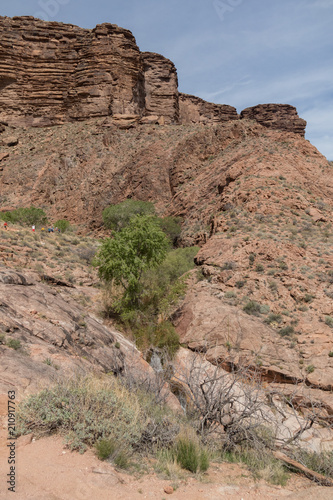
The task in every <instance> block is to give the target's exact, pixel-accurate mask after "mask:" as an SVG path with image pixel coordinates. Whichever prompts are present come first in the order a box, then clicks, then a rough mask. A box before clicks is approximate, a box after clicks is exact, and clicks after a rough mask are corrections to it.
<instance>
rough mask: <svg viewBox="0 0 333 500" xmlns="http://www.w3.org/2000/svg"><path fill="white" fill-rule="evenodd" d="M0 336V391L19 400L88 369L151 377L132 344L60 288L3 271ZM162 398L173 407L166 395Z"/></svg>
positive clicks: (13, 272)
mask: <svg viewBox="0 0 333 500" xmlns="http://www.w3.org/2000/svg"><path fill="white" fill-rule="evenodd" d="M0 332H1V334H2V336H1V343H2V344H1V343H0V393H6V392H7V391H8V390H14V389H15V390H17V391H18V395H19V396H20V397H21V395H23V394H24V393H26V392H31V391H33V390H36V389H39V388H40V387H42V386H44V385H47V384H48V383H52V382H55V381H56V380H57V379H59V378H63V377H69V376H73V375H75V374H81V375H85V374H87V373H89V372H92V371H94V372H101V373H103V372H104V373H108V372H114V373H115V374H121V373H122V372H124V371H127V372H128V373H129V372H131V373H132V374H133V376H135V377H136V378H137V379H138V378H139V377H141V378H149V377H151V378H153V377H154V372H153V370H152V368H151V367H150V366H149V365H148V363H146V362H145V361H144V360H143V358H142V356H141V354H140V352H139V351H138V350H137V349H136V348H135V346H134V345H133V344H132V343H131V342H129V341H128V340H127V339H125V338H124V337H123V336H122V335H121V333H120V332H118V331H117V330H115V329H109V328H107V327H105V326H104V325H103V324H102V323H101V322H100V321H99V320H98V319H97V318H96V317H94V316H92V315H90V314H88V313H87V312H86V311H85V309H84V308H83V307H82V306H80V305H79V304H78V303H76V302H75V301H74V300H73V299H72V298H71V296H70V294H68V293H67V292H66V289H64V288H62V287H57V288H52V287H50V286H48V285H45V284H42V283H38V282H34V281H33V280H32V279H31V278H26V277H24V276H23V275H22V274H21V273H16V272H15V271H13V270H7V269H6V268H1V273H0ZM13 340H14V341H20V343H21V345H20V347H19V348H18V349H17V347H18V346H16V348H15V347H10V346H11V345H12V346H15V344H13V343H12V344H11V341H13ZM166 391H167V389H166ZM167 397H168V398H169V401H170V404H172V405H173V406H174V407H175V408H178V407H179V405H178V402H177V400H176V398H175V397H174V396H172V394H171V393H170V392H169V391H167Z"/></svg>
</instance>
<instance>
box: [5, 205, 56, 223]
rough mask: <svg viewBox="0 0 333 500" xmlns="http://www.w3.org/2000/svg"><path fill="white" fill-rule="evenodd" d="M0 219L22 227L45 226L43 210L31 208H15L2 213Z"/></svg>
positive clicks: (45, 217)
mask: <svg viewBox="0 0 333 500" xmlns="http://www.w3.org/2000/svg"><path fill="white" fill-rule="evenodd" d="M0 218H1V219H3V220H5V221H7V222H11V223H12V224H16V223H17V224H20V225H22V226H31V225H32V224H35V225H36V226H38V225H44V224H47V216H46V213H45V212H44V210H42V209H41V208H36V207H33V206H31V207H30V208H16V209H15V210H12V211H10V212H3V213H1V215H0Z"/></svg>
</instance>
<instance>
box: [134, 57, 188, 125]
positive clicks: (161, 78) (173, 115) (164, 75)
mask: <svg viewBox="0 0 333 500" xmlns="http://www.w3.org/2000/svg"><path fill="white" fill-rule="evenodd" d="M142 57H143V64H144V73H145V95H146V114H147V115H161V114H162V115H163V116H164V117H165V121H166V122H167V123H170V122H178V120H179V104H178V78H177V70H176V68H175V65H174V64H173V62H171V61H170V60H169V59H166V58H165V57H163V56H161V55H160V54H154V53H153V52H143V54H142ZM161 110H163V113H161Z"/></svg>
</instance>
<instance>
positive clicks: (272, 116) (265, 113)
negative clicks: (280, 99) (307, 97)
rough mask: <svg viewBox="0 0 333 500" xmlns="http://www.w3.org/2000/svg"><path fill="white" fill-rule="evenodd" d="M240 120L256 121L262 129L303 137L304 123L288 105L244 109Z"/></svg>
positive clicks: (264, 105) (262, 105)
mask: <svg viewBox="0 0 333 500" xmlns="http://www.w3.org/2000/svg"><path fill="white" fill-rule="evenodd" d="M240 117H241V118H247V119H249V120H256V121H257V122H258V123H260V124H261V125H264V127H269V128H273V129H279V130H284V131H286V132H294V133H295V134H299V135H301V136H302V137H304V134H305V127H306V121H305V120H303V119H302V118H300V117H299V116H298V113H297V110H296V108H295V107H294V106H290V104H258V105H257V106H253V107H251V108H246V109H244V110H243V111H242V112H241V114H240Z"/></svg>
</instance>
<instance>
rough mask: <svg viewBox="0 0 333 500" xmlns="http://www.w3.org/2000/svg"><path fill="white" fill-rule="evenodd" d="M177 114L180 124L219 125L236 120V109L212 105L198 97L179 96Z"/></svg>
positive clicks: (224, 105)
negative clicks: (178, 114)
mask: <svg viewBox="0 0 333 500" xmlns="http://www.w3.org/2000/svg"><path fill="white" fill-rule="evenodd" d="M179 113H180V117H179V118H180V122H181V123H186V124H190V123H205V124H207V123H221V122H226V121H229V120H237V119H238V118H239V117H238V114H237V111H236V108H234V107H232V106H228V105H226V104H214V103H212V102H207V101H204V100H203V99H200V97H196V96H194V95H189V94H181V93H180V94H179Z"/></svg>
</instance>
